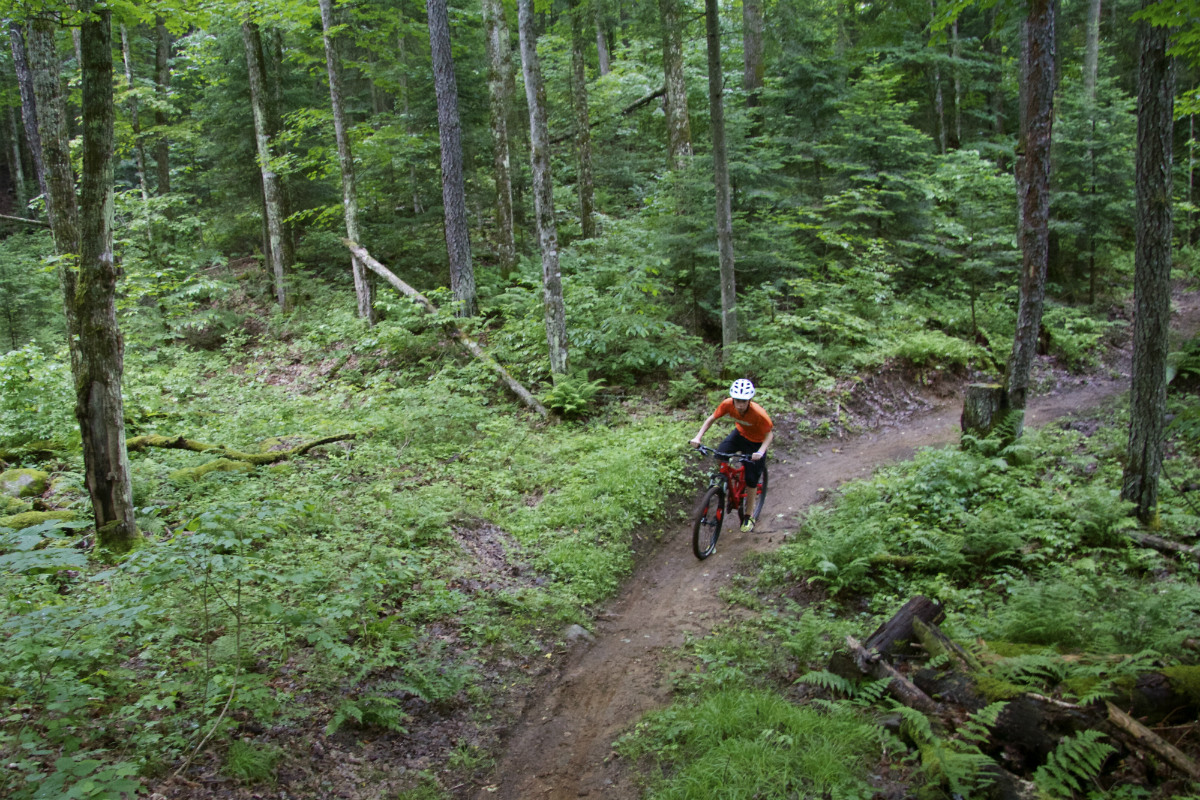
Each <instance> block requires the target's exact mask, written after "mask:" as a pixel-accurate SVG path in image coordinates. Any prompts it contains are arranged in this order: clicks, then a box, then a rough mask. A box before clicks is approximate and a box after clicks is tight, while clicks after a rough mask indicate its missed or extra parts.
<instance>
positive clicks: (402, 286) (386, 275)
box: [342, 239, 550, 419]
mask: <svg viewBox="0 0 1200 800" xmlns="http://www.w3.org/2000/svg"><path fill="white" fill-rule="evenodd" d="M342 243H343V244H345V245H346V247H348V248H349V249H350V252H351V253H353V254H354V255H355V256H356V257H357V258H358V260H359V261H361V262H362V263H363V264H364V265H366V267H367V269H369V270H371V271H372V272H374V273H375V274H376V275H378V276H379V277H381V278H383V279H384V280H385V281H387V282H388V283H390V284H391V285H392V286H394V287H395V288H396V290H397V291H399V292H400V293H401V294H403V295H404V296H405V297H408V298H411V299H412V300H415V301H416V302H417V304H418V305H420V306H421V307H422V308H424V309H425V310H426V311H428V312H429V313H430V314H436V313H437V306H435V305H434V304H433V303H432V302H430V300H429V298H428V297H426V296H425V295H423V294H421V293H420V292H418V291H417V290H416V289H414V288H413V287H411V286H409V285H408V284H407V283H405V282H404V281H402V280H400V279H399V278H397V277H396V275H395V274H394V273H393V272H392V271H391V270H390V269H388V268H387V267H385V266H384V265H383V264H380V263H379V262H378V261H376V260H375V259H374V258H373V257H372V256H371V254H370V253H368V252H367V250H366V248H364V247H363V246H362V245H360V244H359V243H358V242H355V241H351V240H350V239H342ZM446 329H447V330H448V331H449V332H450V334H451V335H452V336H453V337H454V338H455V340H456V341H457V342H458V343H459V344H460V345H462V347H463V349H465V350H466V351H467V352H468V353H470V354H471V355H473V356H474V357H475V358H477V359H479V360H480V361H482V362H483V363H484V364H486V365H487V366H488V368H490V369H491V370H492V372H494V373H496V375H497V376H498V377H499V378H500V380H501V381H503V382H504V384H505V385H506V386H508V388H509V389H510V390H511V391H512V393H513V394H515V395H516V396H517V397H518V398H519V399H520V400H521V402H522V403H524V404H525V405H526V406H528V407H529V408H531V409H533V410H534V411H536V412H537V413H538V415H539V416H541V417H542V418H543V419H547V418H549V416H550V413H549V412H548V411H546V408H545V406H543V405H542V404H541V403H540V402H538V399H537V398H536V397H534V396H533V395H532V394H531V393H530V392H529V390H528V389H526V388H525V387H524V386H522V385H521V384H520V383H519V382H518V381H517V379H516V378H514V377H513V376H512V374H511V373H510V372H509V371H508V370H507V369H505V368H504V366H503V365H502V364H500V362H498V361H497V360H496V359H494V358H492V357H491V356H490V355H488V354H487V353H485V352H484V351H483V348H482V347H480V346H479V345H478V344H477V343H476V342H475V340H474V339H472V338H471V337H470V336H467V334H465V333H463V331H462V329H461V328H459V327H458V326H457V325H455V324H453V323H447V324H446Z"/></svg>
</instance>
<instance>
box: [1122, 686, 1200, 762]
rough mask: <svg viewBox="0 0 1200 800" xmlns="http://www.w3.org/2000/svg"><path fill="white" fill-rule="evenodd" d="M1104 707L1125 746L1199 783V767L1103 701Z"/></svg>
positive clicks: (1159, 737) (1164, 741)
mask: <svg viewBox="0 0 1200 800" xmlns="http://www.w3.org/2000/svg"><path fill="white" fill-rule="evenodd" d="M1104 705H1105V707H1106V708H1107V709H1108V722H1109V723H1110V724H1111V725H1112V726H1113V727H1114V728H1116V729H1117V730H1118V731H1120V732H1121V733H1122V734H1124V735H1123V736H1122V737H1121V738H1123V739H1124V740H1125V741H1126V743H1127V744H1130V745H1132V746H1133V747H1134V748H1136V749H1138V750H1141V751H1144V752H1150V753H1152V754H1154V755H1156V756H1158V757H1159V758H1160V759H1162V760H1163V761H1165V762H1167V763H1168V764H1170V765H1171V766H1172V767H1174V768H1175V769H1177V770H1179V771H1180V772H1182V773H1183V774H1184V775H1187V776H1188V777H1189V778H1191V779H1192V780H1194V781H1200V765H1197V764H1196V762H1195V761H1193V760H1192V759H1190V758H1188V757H1187V756H1186V755H1185V754H1184V753H1183V751H1181V750H1180V749H1179V748H1177V747H1175V746H1174V745H1173V744H1171V743H1170V742H1168V741H1167V740H1165V739H1163V738H1162V737H1161V736H1159V735H1158V734H1157V733H1155V732H1154V731H1152V730H1150V729H1149V728H1147V727H1146V726H1145V725H1143V724H1142V723H1140V722H1138V721H1137V720H1136V719H1134V718H1133V717H1131V716H1129V715H1128V714H1126V713H1125V712H1124V711H1122V710H1121V709H1119V708H1117V707H1116V706H1114V705H1113V704H1112V703H1110V702H1108V701H1107V700H1106V701H1104Z"/></svg>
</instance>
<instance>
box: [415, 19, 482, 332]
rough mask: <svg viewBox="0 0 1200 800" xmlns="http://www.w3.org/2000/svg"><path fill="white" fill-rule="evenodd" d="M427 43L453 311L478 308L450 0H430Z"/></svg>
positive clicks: (461, 313) (460, 312) (467, 313)
mask: <svg viewBox="0 0 1200 800" xmlns="http://www.w3.org/2000/svg"><path fill="white" fill-rule="evenodd" d="M426 6H427V8H428V10H429V47H430V50H431V51H432V53H433V87H434V91H435V93H436V94H437V107H438V135H439V137H440V139H441V145H442V208H443V211H444V214H445V220H446V228H445V230H446V252H447V253H448V254H449V257H450V288H451V289H453V290H454V300H455V303H456V306H455V310H454V313H455V315H456V316H459V317H473V316H475V315H476V314H477V313H478V308H477V306H476V297H475V269H474V267H473V266H472V264H471V236H470V231H469V229H468V224H467V193H466V185H465V183H464V181H463V155H462V123H461V121H460V120H459V117H458V83H457V81H456V80H455V78H454V59H453V58H452V57H451V53H450V19H449V15H448V13H447V10H446V0H428V2H427V3H426Z"/></svg>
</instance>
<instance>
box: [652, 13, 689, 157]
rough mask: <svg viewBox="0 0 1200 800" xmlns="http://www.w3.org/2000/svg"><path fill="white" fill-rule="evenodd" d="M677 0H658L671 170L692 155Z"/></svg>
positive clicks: (668, 151) (668, 153)
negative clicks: (661, 30)
mask: <svg viewBox="0 0 1200 800" xmlns="http://www.w3.org/2000/svg"><path fill="white" fill-rule="evenodd" d="M679 1H680V0H658V9H659V15H660V16H661V17H662V25H663V73H664V78H665V85H666V90H667V109H666V110H667V156H668V159H669V162H670V165H671V168H672V169H681V168H682V167H683V166H684V164H686V163H687V162H688V161H689V160H690V159H691V157H692V125H691V120H690V118H689V117H688V103H687V83H686V82H685V79H684V73H683V33H682V31H681V30H680V28H681V24H680V19H679Z"/></svg>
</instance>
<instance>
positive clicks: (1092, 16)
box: [1083, 0, 1101, 101]
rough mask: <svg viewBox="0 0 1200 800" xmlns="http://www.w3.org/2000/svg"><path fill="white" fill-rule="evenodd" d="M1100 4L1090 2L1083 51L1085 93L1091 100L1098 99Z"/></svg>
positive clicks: (1097, 1) (1094, 0)
mask: <svg viewBox="0 0 1200 800" xmlns="http://www.w3.org/2000/svg"><path fill="white" fill-rule="evenodd" d="M1100 3H1101V0H1088V16H1087V31H1086V37H1087V38H1086V43H1085V45H1084V49H1083V91H1084V93H1085V94H1086V95H1087V97H1088V99H1089V100H1092V101H1095V99H1096V75H1097V73H1098V72H1099V68H1100Z"/></svg>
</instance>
